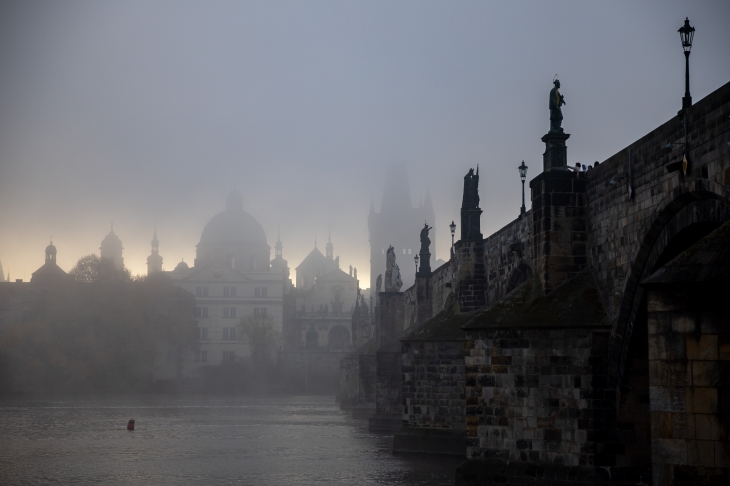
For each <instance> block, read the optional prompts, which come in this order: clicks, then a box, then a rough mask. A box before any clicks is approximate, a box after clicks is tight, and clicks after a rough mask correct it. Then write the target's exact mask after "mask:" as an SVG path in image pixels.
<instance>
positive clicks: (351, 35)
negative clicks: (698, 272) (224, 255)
mask: <svg viewBox="0 0 730 486" xmlns="http://www.w3.org/2000/svg"><path fill="white" fill-rule="evenodd" d="M685 16H689V18H690V22H691V23H692V25H693V26H694V27H695V28H696V29H697V32H696V34H695V42H694V47H693V50H692V54H691V57H690V69H691V76H692V78H691V79H692V85H691V92H692V96H693V99H694V100H695V101H697V100H699V99H701V98H703V97H704V96H706V95H707V94H709V93H710V92H712V91H714V90H715V89H717V88H718V87H720V86H721V85H723V84H725V83H726V82H728V81H730V62H728V52H729V48H730V29H728V21H730V3H729V2H727V1H715V2H709V1H708V2H667V1H665V0H661V1H643V2H633V1H631V2H629V1H627V2H605V3H596V2H578V1H572V2H567V1H565V2H506V1H505V2H486V1H479V2H424V1H417V2H404V1H399V2H389V1H388V2H374V1H368V2H299V1H296V2H281V1H277V2H180V1H174V2H163V1H156V2H142V1H140V2H131V1H124V2H121V1H119V2H114V1H106V2H73V1H64V2H50V1H48V2H4V3H2V4H0V73H1V74H0V261H2V265H3V267H4V269H5V272H6V276H7V272H8V271H9V272H10V276H11V278H12V279H15V278H24V279H25V280H28V279H29V278H30V274H31V272H33V271H35V270H36V269H37V268H38V267H39V266H41V265H42V264H43V259H44V253H43V251H44V248H45V246H46V245H47V244H48V241H49V238H50V236H51V235H52V236H53V242H54V244H55V245H56V246H57V248H58V264H59V265H60V266H61V267H62V268H63V269H64V270H66V271H68V270H70V269H71V267H72V266H73V265H74V263H75V262H76V261H77V260H78V258H80V257H81V256H83V255H86V254H89V253H93V252H96V253H97V254H98V248H99V244H100V242H101V240H102V238H103V237H104V236H105V235H106V234H107V233H108V232H109V222H110V221H112V220H113V221H114V222H115V223H114V228H115V232H116V233H117V235H119V237H120V238H121V240H122V242H123V244H124V247H125V250H124V259H125V264H126V265H127V267H128V268H130V270H131V271H132V273H134V274H136V273H140V274H145V273H146V257H147V256H148V255H149V253H150V240H151V239H152V231H153V225H154V223H155V221H156V222H157V229H158V237H159V240H160V253H161V255H162V256H163V257H164V261H165V263H164V268H165V269H166V270H171V269H172V268H174V266H175V265H176V264H177V262H179V261H180V259H181V258H185V261H186V262H189V263H190V264H192V261H193V258H194V255H195V244H196V243H198V241H199V238H200V233H201V231H202V229H203V227H204V225H205V223H206V222H207V221H208V220H209V219H210V218H211V217H212V216H213V215H214V214H216V213H217V212H219V211H221V210H222V209H223V208H224V207H225V196H226V194H227V193H228V192H229V191H230V190H231V189H233V188H234V187H235V188H237V189H238V190H239V191H240V192H241V193H242V194H243V195H244V198H245V201H244V205H245V209H246V211H248V212H249V213H251V214H252V215H253V216H254V217H255V218H256V219H257V220H258V221H259V222H260V223H261V224H262V225H263V227H264V229H265V230H266V233H267V238H268V243H269V245H271V246H272V247H273V244H274V242H275V241H276V232H277V227H278V226H279V225H280V227H281V235H282V241H283V243H284V257H285V258H286V259H288V260H289V264H290V267H291V268H294V267H296V266H297V265H298V264H299V263H300V262H301V260H302V259H303V258H304V257H305V256H306V254H307V253H308V252H309V251H310V250H311V249H312V248H313V245H314V239H315V235H316V236H317V239H318V240H319V242H320V244H319V247H320V248H323V247H324V242H325V241H326V235H327V231H328V228H329V227H331V231H332V240H333V243H334V245H335V254H336V255H340V261H341V266H342V267H343V268H347V266H348V265H350V264H351V265H353V266H355V267H357V268H358V270H359V276H360V279H361V282H362V283H361V285H362V286H363V287H366V286H367V285H368V284H367V282H368V280H369V263H368V259H369V254H368V249H369V246H368V231H367V214H368V209H369V206H370V201H371V199H374V200H375V207H376V209H378V208H379V205H380V198H381V196H382V194H381V193H382V187H383V175H384V168H385V167H386V166H387V164H389V163H404V164H406V165H407V167H408V172H409V178H410V190H411V196H412V199H413V203H414V205H415V204H418V200H419V195H425V192H426V190H427V189H428V190H429V191H430V193H431V196H432V199H433V204H434V208H435V211H436V221H435V226H436V228H437V233H436V235H432V237H431V238H432V239H434V238H435V239H436V240H437V245H438V254H437V255H434V259H435V258H443V259H444V260H447V259H448V249H449V247H450V234H449V230H448V224H449V223H450V222H451V220H452V219H453V220H455V221H457V222H458V211H459V206H460V203H461V189H462V183H463V179H462V178H463V175H464V174H465V173H466V172H467V171H468V169H469V168H470V167H474V166H476V165H477V164H479V166H480V174H482V178H481V181H480V192H481V207H482V209H483V211H484V213H483V215H482V232H483V233H484V234H485V236H486V235H488V234H490V233H492V232H493V231H495V230H497V229H499V228H501V227H502V226H504V225H505V224H507V223H508V222H509V221H511V220H512V219H514V218H515V217H516V216H517V215H518V214H519V207H520V204H521V201H520V197H521V196H520V190H521V185H520V180H519V177H518V171H517V166H518V165H519V164H520V162H521V161H522V160H523V159H524V160H525V163H526V164H527V165H528V166H529V170H528V179H532V178H533V177H535V176H536V175H537V174H538V173H539V172H540V171H541V165H542V153H543V149H544V145H543V144H542V142H541V141H540V137H541V136H542V135H544V134H545V133H546V132H547V130H548V128H549V114H548V108H547V107H548V92H549V90H550V89H551V87H552V83H551V81H552V79H553V76H555V74H558V75H559V77H560V80H561V84H562V89H561V92H562V93H563V94H564V95H565V98H566V101H567V105H566V106H565V107H564V108H563V115H564V117H565V119H564V122H563V127H564V128H565V130H566V132H567V133H570V134H571V138H570V139H569V140H568V161H569V163H570V164H571V165H572V164H574V163H575V162H576V161H580V162H583V163H589V162H593V161H596V160H600V161H602V160H604V159H606V158H607V157H609V156H611V155H613V154H614V153H616V152H618V151H619V150H621V149H622V148H623V147H625V146H626V145H628V144H629V143H631V142H632V141H634V140H636V139H637V138H639V137H641V136H643V135H645V134H646V133H647V132H649V131H651V130H652V129H654V128H655V127H656V126H658V125H660V124H661V123H663V122H665V121H666V120H668V119H669V118H671V117H672V116H675V115H676V113H677V111H678V110H679V109H680V108H681V98H682V96H683V94H684V56H683V55H682V48H681V45H680V40H679V34H678V33H677V29H678V28H679V27H680V26H681V25H682V23H683V21H684V18H685ZM527 204H528V208H529V197H528V203H527ZM429 223H430V222H429ZM457 231H458V230H457ZM272 257H273V251H272ZM399 263H400V265H401V268H411V267H410V266H408V265H412V262H410V261H409V262H399ZM383 267H384V262H383Z"/></svg>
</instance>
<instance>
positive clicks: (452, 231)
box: [449, 220, 456, 258]
mask: <svg viewBox="0 0 730 486" xmlns="http://www.w3.org/2000/svg"><path fill="white" fill-rule="evenodd" d="M449 229H450V230H451V258H454V233H456V224H454V221H453V220H451V224H450V225H449Z"/></svg>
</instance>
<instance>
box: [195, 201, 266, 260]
mask: <svg viewBox="0 0 730 486" xmlns="http://www.w3.org/2000/svg"><path fill="white" fill-rule="evenodd" d="M197 248H198V251H197V258H196V261H195V265H198V264H199V263H205V262H210V261H221V262H225V263H226V264H228V265H230V266H234V265H235V267H236V268H239V269H245V268H263V267H262V266H261V265H266V267H268V265H269V253H270V248H269V245H268V243H267V242H266V233H265V232H264V228H263V226H261V224H260V223H259V222H258V221H256V218H254V217H253V216H251V215H250V214H248V213H247V212H246V211H244V210H243V196H241V194H240V193H239V192H238V191H233V192H231V193H230V194H229V195H228V197H227V198H226V209H225V210H223V211H221V212H220V213H218V214H216V215H215V216H213V217H212V218H211V219H210V221H208V224H206V225H205V228H204V229H203V233H202V234H201V235H200V243H198V245H197ZM233 262H236V263H235V264H234V263H233Z"/></svg>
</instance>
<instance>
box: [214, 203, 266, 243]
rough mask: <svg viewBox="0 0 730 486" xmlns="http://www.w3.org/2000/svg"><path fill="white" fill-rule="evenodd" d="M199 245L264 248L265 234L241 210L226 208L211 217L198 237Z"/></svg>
mask: <svg viewBox="0 0 730 486" xmlns="http://www.w3.org/2000/svg"><path fill="white" fill-rule="evenodd" d="M200 242H201V243H224V244H225V243H234V244H235V243H244V244H250V245H252V246H264V245H268V244H267V243H266V233H265V232H264V228H263V226H261V224H260V223H259V222H258V221H256V218H254V217H253V216H251V215H250V214H248V213H247V212H246V211H244V210H243V208H241V209H230V208H226V210H225V211H221V212H220V213H218V214H216V215H215V216H213V217H212V218H211V219H210V221H208V224H206V225H205V228H204V229H203V234H202V235H200Z"/></svg>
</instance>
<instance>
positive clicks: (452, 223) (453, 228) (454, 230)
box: [449, 221, 456, 235]
mask: <svg viewBox="0 0 730 486" xmlns="http://www.w3.org/2000/svg"><path fill="white" fill-rule="evenodd" d="M449 229H450V230H451V234H452V235H453V234H454V233H456V224H454V222H453V221H452V222H451V224H450V225H449Z"/></svg>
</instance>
